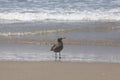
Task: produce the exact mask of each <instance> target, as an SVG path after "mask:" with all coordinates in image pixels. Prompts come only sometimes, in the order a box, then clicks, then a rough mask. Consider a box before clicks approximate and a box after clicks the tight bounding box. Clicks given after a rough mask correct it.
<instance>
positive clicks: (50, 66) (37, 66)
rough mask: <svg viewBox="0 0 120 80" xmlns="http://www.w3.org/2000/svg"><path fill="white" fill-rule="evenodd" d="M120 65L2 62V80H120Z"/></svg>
mask: <svg viewBox="0 0 120 80" xmlns="http://www.w3.org/2000/svg"><path fill="white" fill-rule="evenodd" d="M119 74H120V64H116V63H83V62H59V61H58V62H57V61H56V62H54V61H48V62H47V61H45V62H22V61H18V62H17V61H13V62H11V61H0V80H120V76H119Z"/></svg>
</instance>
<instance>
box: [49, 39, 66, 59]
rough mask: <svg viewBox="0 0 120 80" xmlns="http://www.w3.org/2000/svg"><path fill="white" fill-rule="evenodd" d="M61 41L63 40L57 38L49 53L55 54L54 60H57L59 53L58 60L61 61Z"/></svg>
mask: <svg viewBox="0 0 120 80" xmlns="http://www.w3.org/2000/svg"><path fill="white" fill-rule="evenodd" d="M62 39H65V38H58V39H57V43H56V44H54V45H53V46H52V47H51V51H53V52H55V59H57V53H59V59H61V51H62V49H63V42H62Z"/></svg>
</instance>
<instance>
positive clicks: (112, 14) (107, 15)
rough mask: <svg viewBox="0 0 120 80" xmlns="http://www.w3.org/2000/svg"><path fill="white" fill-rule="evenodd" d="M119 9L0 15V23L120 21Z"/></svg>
mask: <svg viewBox="0 0 120 80" xmlns="http://www.w3.org/2000/svg"><path fill="white" fill-rule="evenodd" d="M119 12H120V11H119V9H117V10H115V9H112V10H110V11H106V12H105V11H104V12H102V11H83V12H80V11H74V12H71V13H70V12H62V11H61V13H52V12H44V13H42V12H41V13H29V12H26V13H20V12H13V13H12V12H11V13H0V21H2V20H4V21H5V20H6V21H12V22H16V21H43V20H54V21H99V20H103V21H106V20H108V21H114V20H115V21H119V20H120V13H119Z"/></svg>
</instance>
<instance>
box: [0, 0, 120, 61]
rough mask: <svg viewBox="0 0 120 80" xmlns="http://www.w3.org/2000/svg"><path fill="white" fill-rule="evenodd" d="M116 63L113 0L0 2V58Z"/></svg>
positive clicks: (119, 27)
mask: <svg viewBox="0 0 120 80" xmlns="http://www.w3.org/2000/svg"><path fill="white" fill-rule="evenodd" d="M58 37H66V39H65V40H63V42H64V49H63V51H62V52H61V54H62V59H61V61H73V62H74V61H75V62H76V61H77V62H81V61H82V62H112V63H120V49H119V48H120V41H119V40H120V1H119V0H0V60H3V61H4V60H7V61H54V60H55V58H54V57H55V55H54V52H51V51H50V48H51V46H52V45H53V43H54V42H55V41H56V39H57V38H58Z"/></svg>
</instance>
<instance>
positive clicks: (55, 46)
mask: <svg viewBox="0 0 120 80" xmlns="http://www.w3.org/2000/svg"><path fill="white" fill-rule="evenodd" d="M57 48H59V44H54V45H53V46H52V48H51V51H54V50H55V49H57Z"/></svg>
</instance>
